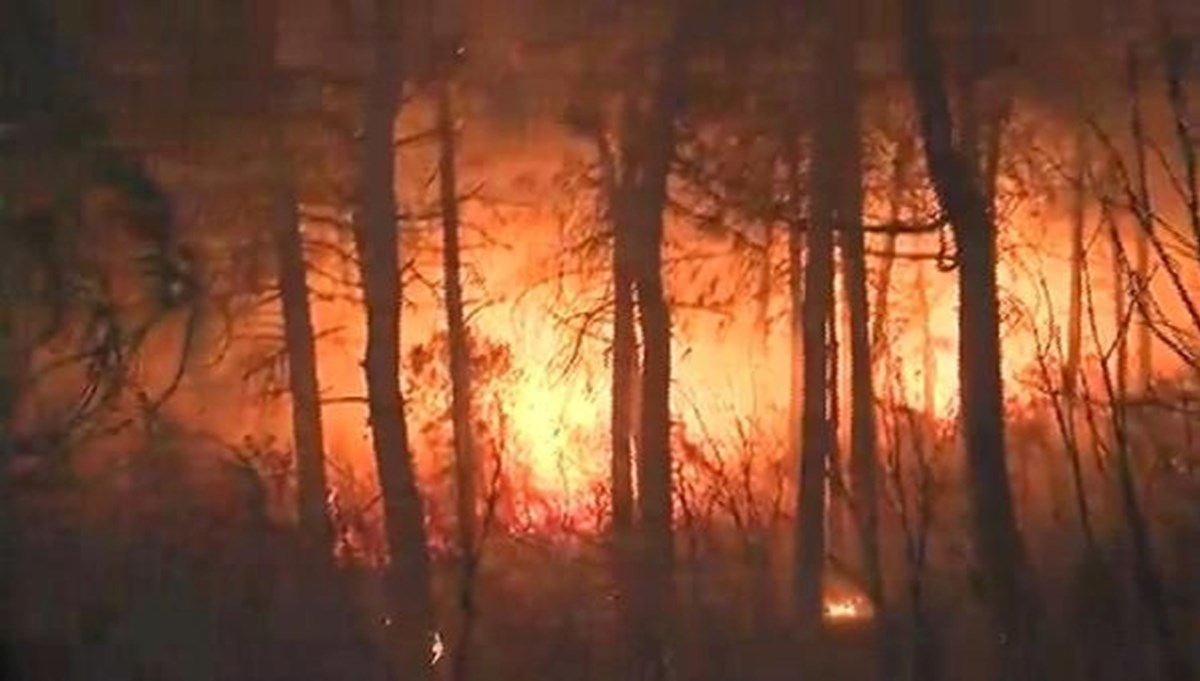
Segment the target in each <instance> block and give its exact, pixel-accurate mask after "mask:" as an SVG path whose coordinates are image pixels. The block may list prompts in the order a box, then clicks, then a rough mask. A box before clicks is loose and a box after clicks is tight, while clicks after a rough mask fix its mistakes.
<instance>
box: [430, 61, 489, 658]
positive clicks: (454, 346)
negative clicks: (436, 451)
mask: <svg viewBox="0 0 1200 681" xmlns="http://www.w3.org/2000/svg"><path fill="white" fill-rule="evenodd" d="M451 87H452V86H451V83H450V82H449V79H448V76H447V77H443V78H441V79H440V80H439V81H438V83H437V117H438V122H437V125H438V138H439V142H440V150H439V151H440V153H439V158H438V180H439V193H440V198H441V211H442V277H443V286H444V287H445V293H446V329H447V340H448V343H449V346H450V420H451V422H452V425H453V430H454V480H455V488H456V492H457V496H456V501H457V504H458V508H457V511H458V543H459V550H460V551H461V552H462V574H461V577H460V583H459V587H458V593H459V599H458V600H459V608H460V610H461V611H462V627H461V631H460V635H459V637H458V640H457V641H456V642H455V649H456V650H455V655H454V678H455V679H456V681H463V680H464V679H467V678H468V677H469V670H470V655H469V654H468V653H469V651H470V649H471V632H472V630H473V628H474V623H475V584H474V582H475V574H476V568H477V566H478V560H479V550H478V546H477V542H480V541H482V540H483V539H482V537H480V536H479V534H478V532H479V530H478V527H477V526H478V492H477V490H476V486H477V482H478V480H479V468H478V463H477V462H476V460H475V443H474V441H473V437H472V431H471V420H472V416H471V415H472V411H473V410H472V406H471V395H472V391H471V357H470V343H469V342H468V341H469V336H468V334H469V332H468V330H467V325H466V320H465V319H464V315H463V290H462V272H461V270H462V267H461V262H460V260H461V253H462V250H461V247H460V242H459V235H460V233H461V220H460V218H459V210H458V175H457V170H458V167H457V163H458V162H457V139H456V135H455V130H454V102H453V99H452V97H453V93H452V91H451Z"/></svg>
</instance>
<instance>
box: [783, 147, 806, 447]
mask: <svg viewBox="0 0 1200 681" xmlns="http://www.w3.org/2000/svg"><path fill="white" fill-rule="evenodd" d="M797 136H798V133H797V132H796V131H795V130H791V129H790V128H789V129H788V130H785V132H784V138H785V139H784V142H783V143H784V153H785V158H784V163H785V165H786V172H787V182H788V297H789V303H790V310H791V313H790V314H791V324H790V333H789V335H790V337H791V347H790V354H789V367H790V382H789V386H790V390H789V393H788V412H787V416H788V445H789V452H788V454H789V456H790V457H791V459H790V461H788V468H789V469H793V468H794V469H795V470H799V465H800V464H799V462H800V457H801V452H803V451H804V441H803V439H802V428H801V426H800V423H801V420H802V418H801V414H802V412H803V409H804V252H805V248H806V243H805V230H804V205H803V199H802V197H801V191H802V190H803V187H802V184H801V183H802V180H801V177H800V149H799V146H800V141H799V140H798V139H797Z"/></svg>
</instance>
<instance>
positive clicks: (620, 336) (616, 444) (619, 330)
mask: <svg viewBox="0 0 1200 681" xmlns="http://www.w3.org/2000/svg"><path fill="white" fill-rule="evenodd" d="M625 106H629V103H626V104H625ZM596 147H597V152H598V154H599V157H600V166H601V175H602V181H603V187H602V189H603V191H604V200H605V202H606V204H607V208H608V215H609V225H610V226H611V228H612V231H613V235H612V239H613V243H612V280H613V341H612V395H611V398H612V420H611V422H610V431H609V432H610V436H611V439H612V443H611V446H612V452H611V456H612V459H611V464H610V476H611V480H610V483H611V487H612V514H613V516H612V523H613V530H614V535H616V537H615V538H616V539H617V540H618V541H623V539H624V535H626V534H627V533H628V532H629V530H630V529H632V528H633V440H634V427H633V425H634V423H633V410H634V399H633V398H634V381H635V380H636V378H637V374H638V365H637V329H636V326H635V325H636V319H635V315H634V312H635V310H634V290H633V285H634V282H633V272H632V266H633V258H634V257H635V255H636V253H635V252H634V251H631V245H632V235H631V234H630V233H629V232H630V229H629V228H630V225H629V224H628V217H627V216H626V213H625V211H626V210H627V208H626V206H625V201H626V198H625V196H624V194H623V185H622V182H623V181H624V178H625V177H627V175H626V174H624V173H621V174H620V176H618V171H617V160H616V159H615V158H614V157H613V153H612V149H611V147H610V145H609V143H608V140H607V139H605V137H604V133H603V131H597V136H596Z"/></svg>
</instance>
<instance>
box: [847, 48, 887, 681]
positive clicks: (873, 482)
mask: <svg viewBox="0 0 1200 681" xmlns="http://www.w3.org/2000/svg"><path fill="white" fill-rule="evenodd" d="M839 33H840V31H839ZM843 39H845V40H851V39H852V36H848V35H843ZM840 70H841V73H840V74H839V80H840V81H841V83H842V87H845V88H847V89H848V90H849V91H850V94H849V95H848V96H847V97H846V99H847V103H848V104H849V105H850V107H851V108H850V110H847V111H844V112H842V116H843V117H844V118H845V120H846V121H847V123H846V125H845V127H846V129H847V130H846V139H845V140H844V141H843V143H844V144H845V145H846V149H845V171H844V173H843V178H844V179H843V182H844V184H845V186H844V188H843V196H844V197H845V198H844V199H843V201H842V206H841V208H840V210H841V213H842V215H843V223H842V224H843V231H842V256H843V258H844V263H845V264H844V271H843V276H844V282H845V290H846V304H847V306H848V308H849V316H850V403H851V405H850V481H851V490H852V493H851V499H852V505H851V508H852V509H853V511H854V519H855V521H856V527H857V529H858V535H859V536H858V539H859V550H860V556H861V557H862V561H863V572H864V574H865V576H866V581H867V590H868V592H869V593H868V595H869V596H870V598H871V602H872V604H873V606H874V608H875V614H876V621H877V622H886V621H887V620H888V613H887V608H886V603H885V601H884V593H883V572H882V570H881V568H880V557H879V496H878V483H877V477H878V472H877V469H878V454H877V449H876V447H877V440H876V421H875V390H874V368H873V362H872V357H873V353H872V352H871V336H870V328H869V327H870V320H871V311H870V309H869V308H870V303H869V297H868V294H867V258H866V233H865V231H864V229H863V220H862V203H863V197H862V185H861V178H862V158H861V157H862V149H861V136H860V129H859V122H858V120H859V111H858V101H857V100H858V92H857V74H856V73H855V72H854V66H853V62H851V63H849V64H847V65H846V67H844V68H843V69H840ZM877 631H878V633H877V637H876V640H877V647H878V650H879V674H880V677H881V678H884V677H885V676H886V675H887V674H888V673H889V670H891V669H894V668H895V667H894V660H892V659H891V657H892V656H890V655H887V654H885V653H886V652H887V651H888V650H890V647H889V646H888V637H887V636H886V634H887V632H886V630H884V629H879V630H877Z"/></svg>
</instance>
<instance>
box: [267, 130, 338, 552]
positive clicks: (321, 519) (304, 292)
mask: <svg viewBox="0 0 1200 681" xmlns="http://www.w3.org/2000/svg"><path fill="white" fill-rule="evenodd" d="M276 153H277V154H278V155H279V158H278V159H277V160H276V163H277V165H278V169H277V177H276V188H275V191H276V203H277V206H276V210H277V211H278V212H277V217H276V220H277V223H276V224H275V226H274V232H275V234H274V236H275V257H276V260H277V261H278V262H277V265H278V268H279V293H280V301H281V304H282V307H283V333H284V343H285V347H286V349H287V367H288V388H289V390H290V392H291V396H292V445H293V447H294V448H295V452H296V478H297V495H298V498H297V502H298V503H297V506H298V508H299V510H300V531H301V533H302V534H303V536H304V540H305V542H306V544H307V545H308V546H307V548H308V549H309V550H310V553H309V557H310V558H311V559H312V560H314V567H317V568H318V569H321V568H322V566H324V567H325V568H329V567H331V564H330V558H331V550H332V548H333V530H332V527H331V525H330V521H329V515H328V513H327V509H326V503H325V499H326V496H327V495H328V494H329V489H328V485H327V481H326V476H325V436H324V428H323V423H322V416H321V395H320V386H319V383H318V379H317V343H316V338H315V334H314V332H313V320H312V310H311V308H310V306H309V297H308V278H307V274H308V265H307V263H306V262H305V259H304V244H303V236H302V234H301V227H300V216H299V211H298V210H297V206H296V196H295V193H294V190H293V185H292V173H291V168H290V166H291V161H290V159H288V158H287V157H286V154H287V152H286V150H283V149H278V150H276Z"/></svg>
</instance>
